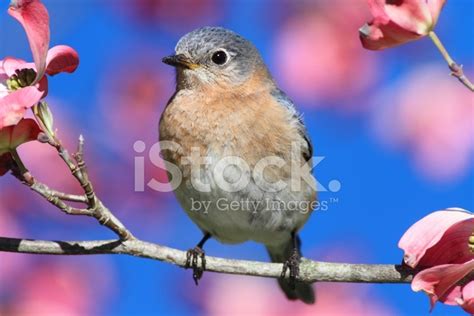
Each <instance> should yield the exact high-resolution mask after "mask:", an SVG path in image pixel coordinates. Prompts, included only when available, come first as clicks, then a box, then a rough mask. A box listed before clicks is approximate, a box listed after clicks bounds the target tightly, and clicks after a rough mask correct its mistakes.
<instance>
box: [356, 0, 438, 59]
mask: <svg viewBox="0 0 474 316" xmlns="http://www.w3.org/2000/svg"><path fill="white" fill-rule="evenodd" d="M367 2H368V3H369V7H370V11H371V13H372V15H373V20H372V21H371V22H369V23H367V24H365V25H364V26H363V27H361V28H360V30H359V35H360V39H361V41H362V45H363V46H364V47H365V48H367V49H372V50H378V49H383V48H388V47H393V46H397V45H400V44H403V43H406V42H410V41H414V40H417V39H419V38H421V37H423V36H426V35H427V34H428V33H429V32H430V31H431V30H433V28H434V26H435V25H436V22H437V21H438V17H439V14H440V13H441V9H442V8H443V6H444V3H445V2H446V0H398V1H387V0H367Z"/></svg>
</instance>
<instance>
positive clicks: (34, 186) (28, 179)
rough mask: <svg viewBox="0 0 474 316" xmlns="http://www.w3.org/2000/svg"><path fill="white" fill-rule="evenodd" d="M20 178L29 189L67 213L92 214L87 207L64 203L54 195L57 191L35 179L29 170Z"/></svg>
mask: <svg viewBox="0 0 474 316" xmlns="http://www.w3.org/2000/svg"><path fill="white" fill-rule="evenodd" d="M20 180H21V181H22V183H24V184H25V185H27V186H28V187H30V189H31V190H33V191H34V192H36V193H38V194H39V195H41V196H42V197H43V198H45V199H46V200H47V201H48V202H49V203H51V204H53V205H54V206H56V207H57V208H58V209H60V210H61V211H62V212H64V213H66V214H69V215H87V216H92V212H91V211H89V210H88V209H79V208H74V207H71V206H69V205H67V204H66V203H64V202H63V200H62V199H61V198H59V197H58V196H57V195H56V192H57V191H54V190H51V189H50V188H49V187H48V186H47V185H45V184H43V183H40V182H38V181H36V179H35V178H34V177H33V176H32V175H31V174H30V173H29V172H25V173H24V174H23V175H22V176H21V178H20Z"/></svg>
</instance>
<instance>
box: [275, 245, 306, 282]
mask: <svg viewBox="0 0 474 316" xmlns="http://www.w3.org/2000/svg"><path fill="white" fill-rule="evenodd" d="M300 261H301V256H300V254H299V253H298V250H296V249H295V250H294V251H293V253H292V254H291V256H290V257H289V258H288V259H286V261H285V262H284V263H283V270H282V271H281V276H280V277H281V278H282V279H284V278H285V276H286V271H288V270H289V271H290V276H289V279H290V286H291V287H292V288H293V289H295V288H296V279H297V278H298V277H299V275H300Z"/></svg>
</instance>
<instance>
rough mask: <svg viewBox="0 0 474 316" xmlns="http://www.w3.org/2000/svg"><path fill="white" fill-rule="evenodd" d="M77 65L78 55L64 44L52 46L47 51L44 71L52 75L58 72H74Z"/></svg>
mask: <svg viewBox="0 0 474 316" xmlns="http://www.w3.org/2000/svg"><path fill="white" fill-rule="evenodd" d="M78 65H79V55H78V54H77V52H76V51H75V50H74V49H73V48H71V47H69V46H66V45H58V46H54V47H53V48H51V49H50V50H49V51H48V57H47V58H46V73H48V75H50V76H53V75H55V74H57V73H60V72H69V73H71V72H74V71H75V70H76V68H77V66H78Z"/></svg>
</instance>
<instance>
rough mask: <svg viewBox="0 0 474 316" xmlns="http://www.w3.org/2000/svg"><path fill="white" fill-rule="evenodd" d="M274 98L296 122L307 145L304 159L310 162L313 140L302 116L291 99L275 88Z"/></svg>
mask: <svg viewBox="0 0 474 316" xmlns="http://www.w3.org/2000/svg"><path fill="white" fill-rule="evenodd" d="M272 96H273V97H275V98H276V99H277V100H278V103H280V104H281V105H282V106H284V107H285V108H287V109H288V111H290V113H291V115H292V116H293V118H294V119H295V120H296V124H297V126H298V130H299V132H300V135H301V137H303V139H304V140H305V142H306V145H307V148H306V150H303V152H302V154H303V158H304V159H305V160H306V161H308V160H310V159H311V158H312V157H313V145H312V143H311V139H310V138H309V135H308V131H307V130H306V127H305V125H304V122H303V117H302V115H301V114H300V113H299V112H298V110H296V108H295V104H294V103H293V101H291V99H290V98H289V97H288V96H287V95H286V94H285V92H283V91H282V90H280V89H278V88H275V90H274V91H272Z"/></svg>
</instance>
